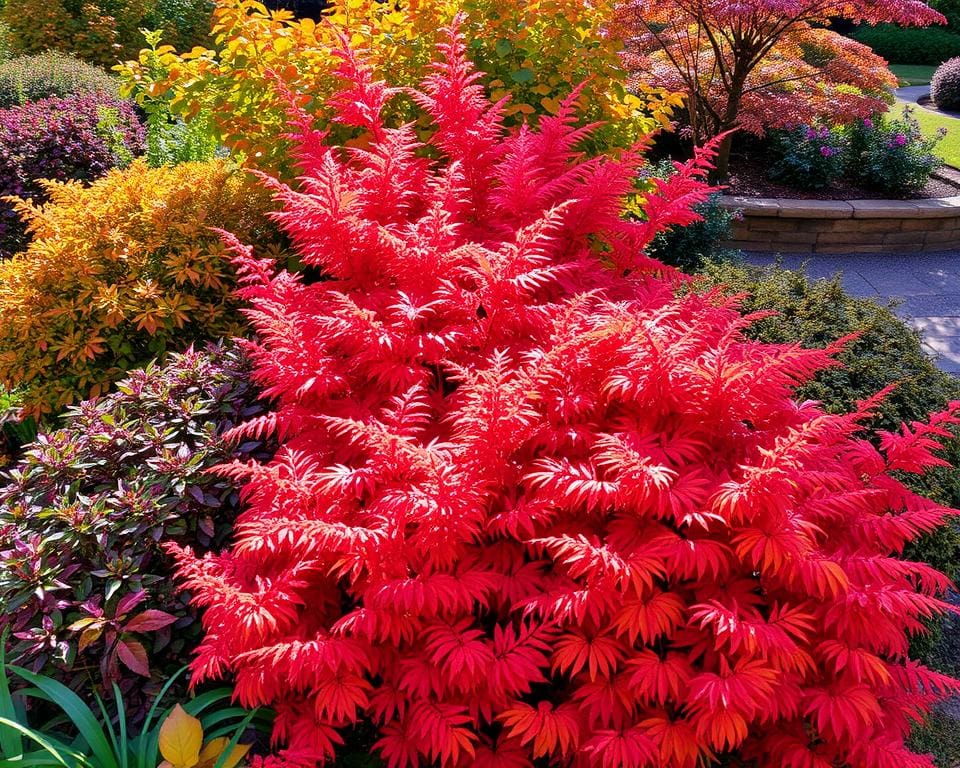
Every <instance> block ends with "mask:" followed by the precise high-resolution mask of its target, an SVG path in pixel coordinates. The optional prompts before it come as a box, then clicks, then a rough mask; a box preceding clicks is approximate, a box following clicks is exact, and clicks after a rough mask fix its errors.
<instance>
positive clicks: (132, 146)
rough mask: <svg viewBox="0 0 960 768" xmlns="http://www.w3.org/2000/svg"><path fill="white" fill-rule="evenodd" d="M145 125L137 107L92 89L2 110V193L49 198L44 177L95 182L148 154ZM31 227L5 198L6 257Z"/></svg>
mask: <svg viewBox="0 0 960 768" xmlns="http://www.w3.org/2000/svg"><path fill="white" fill-rule="evenodd" d="M143 148H144V129H143V125H142V124H141V122H140V120H139V118H138V117H137V115H136V112H135V111H134V109H133V106H132V105H131V104H130V103H129V102H126V101H121V100H119V99H117V98H116V97H115V96H111V95H108V94H104V93H86V94H77V95H71V96H65V97H52V98H48V99H41V100H40V101H36V102H33V103H30V104H24V105H23V106H19V107H11V108H10V109H3V110H0V196H2V197H6V196H8V195H14V196H17V197H24V198H32V199H34V200H36V201H37V202H40V201H42V199H43V188H42V187H41V186H40V185H39V184H38V183H37V180H38V179H56V180H58V181H70V180H76V181H92V180H93V179H96V178H99V177H100V176H103V175H104V174H105V173H106V172H107V171H109V170H110V169H111V168H114V167H116V166H118V165H124V164H126V163H128V162H130V160H132V159H133V157H135V156H136V155H139V154H141V153H142V152H143ZM27 237H28V235H27V231H26V225H25V224H24V223H23V222H22V221H21V220H20V219H19V217H18V215H17V213H16V211H15V210H14V206H13V203H11V202H9V201H6V200H4V201H0V255H9V254H10V253H13V252H15V251H18V250H21V249H22V248H23V246H24V245H25V244H26V242H27Z"/></svg>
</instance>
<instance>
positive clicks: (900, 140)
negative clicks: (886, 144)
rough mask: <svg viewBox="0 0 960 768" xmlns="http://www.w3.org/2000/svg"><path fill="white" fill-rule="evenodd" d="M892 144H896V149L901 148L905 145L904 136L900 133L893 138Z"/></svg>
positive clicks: (905, 139) (905, 138)
mask: <svg viewBox="0 0 960 768" xmlns="http://www.w3.org/2000/svg"><path fill="white" fill-rule="evenodd" d="M893 143H894V144H896V145H897V146H898V147H902V146H903V145H904V144H906V143H907V137H906V136H904V135H903V134H902V133H898V134H897V135H896V136H894V137H893Z"/></svg>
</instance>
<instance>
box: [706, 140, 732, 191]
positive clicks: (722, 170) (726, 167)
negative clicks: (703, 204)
mask: <svg viewBox="0 0 960 768" xmlns="http://www.w3.org/2000/svg"><path fill="white" fill-rule="evenodd" d="M732 148H733V134H732V133H728V134H727V135H726V136H724V137H723V141H721V142H720V146H719V147H717V159H716V160H715V161H714V165H713V173H711V174H710V175H711V177H712V178H711V181H715V182H724V181H726V180H727V176H728V175H729V174H730V150H731V149H732Z"/></svg>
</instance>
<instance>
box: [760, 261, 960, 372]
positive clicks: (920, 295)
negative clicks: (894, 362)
mask: <svg viewBox="0 0 960 768" xmlns="http://www.w3.org/2000/svg"><path fill="white" fill-rule="evenodd" d="M745 257H746V259H747V261H748V262H749V263H751V264H756V265H758V266H762V265H768V264H773V263H775V262H776V261H778V260H779V262H780V263H781V264H782V265H783V266H784V267H786V268H787V269H799V268H801V267H804V268H805V269H806V271H807V274H808V275H810V277H812V278H814V279H821V278H829V277H832V276H833V275H835V274H838V273H839V274H840V275H841V280H842V282H843V286H844V288H845V289H846V290H847V291H848V292H849V293H850V294H851V295H853V296H861V297H868V298H873V299H876V300H878V301H890V302H893V304H894V311H895V312H897V313H898V314H900V316H901V317H903V318H904V319H905V320H906V321H907V322H909V323H910V324H911V325H912V326H913V327H914V328H916V329H917V330H918V331H920V333H921V334H922V335H923V339H924V342H923V346H924V349H925V350H926V351H927V353H928V354H930V356H931V357H933V358H934V359H935V360H936V362H937V365H939V366H940V368H941V369H943V370H944V371H947V372H948V373H951V374H955V375H958V376H960V251H943V252H939V253H925V254H916V255H902V254H901V255H897V254H868V255H865V254H856V255H835V254H816V255H810V254H785V255H782V256H779V257H778V256H773V255H771V254H762V253H750V254H745Z"/></svg>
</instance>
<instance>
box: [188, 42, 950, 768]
mask: <svg viewBox="0 0 960 768" xmlns="http://www.w3.org/2000/svg"><path fill="white" fill-rule="evenodd" d="M464 47H465V46H464V42H463V40H462V39H461V38H460V36H459V35H458V34H457V33H456V31H454V32H453V33H452V34H451V35H450V39H449V41H448V42H447V43H445V44H443V45H442V46H441V47H440V49H441V51H442V54H443V60H442V61H441V62H440V63H438V64H436V65H434V67H433V73H432V74H431V75H430V76H429V77H428V78H427V79H426V81H425V82H424V84H423V86H422V88H421V89H420V90H417V91H415V92H413V93H411V94H410V95H411V96H412V98H413V99H414V101H415V102H416V103H417V104H418V105H419V106H420V107H421V108H422V109H423V110H424V111H425V112H426V113H427V114H428V115H429V116H430V119H431V120H432V122H433V126H434V128H435V133H434V134H433V138H432V150H433V153H431V154H430V155H429V156H428V155H425V154H424V152H423V151H422V150H423V147H422V145H421V144H420V143H419V142H418V140H417V138H416V135H415V134H414V132H413V129H412V127H411V126H409V125H403V126H401V127H399V128H394V127H390V126H389V125H388V124H386V123H385V122H384V120H383V118H382V117H381V114H382V109H383V107H384V105H385V104H386V103H387V102H388V101H389V99H390V98H391V96H392V95H393V91H391V89H389V88H388V87H386V86H385V85H384V84H383V83H380V82H377V81H375V79H374V78H373V77H372V76H371V74H370V73H369V71H368V70H367V69H366V68H364V67H363V66H362V65H361V64H360V63H358V62H357V61H356V60H355V58H354V57H353V55H352V54H351V53H350V52H349V51H343V52H341V54H340V55H341V57H342V59H343V63H342V65H341V66H340V68H339V70H338V72H339V75H340V76H341V77H342V78H344V79H345V80H346V85H345V87H344V89H343V90H342V92H341V93H340V94H339V95H338V96H337V97H336V98H335V99H334V102H333V104H334V106H335V108H336V110H337V115H338V117H337V119H338V121H339V122H340V123H341V125H345V126H351V127H354V128H356V129H357V130H359V131H362V132H363V134H364V139H365V140H364V142H362V143H361V144H359V145H355V146H353V147H352V148H350V149H342V148H339V147H332V146H328V145H327V144H326V143H325V141H324V136H323V134H321V133H318V132H317V131H315V130H313V129H312V128H311V126H310V120H309V118H307V117H305V116H304V115H300V117H299V118H298V121H297V126H296V132H297V133H298V134H299V139H298V141H297V146H298V158H299V161H300V166H301V171H302V174H303V176H302V187H301V188H300V190H299V191H295V190H293V189H289V188H287V187H285V186H283V185H281V184H275V185H274V188H275V190H276V193H277V197H278V200H279V201H280V202H281V204H282V210H281V211H280V212H279V213H278V214H277V218H278V221H279V222H280V223H281V225H282V226H283V227H284V228H285V230H286V231H287V233H288V234H289V236H290V238H291V240H292V242H293V244H294V246H295V247H296V248H297V250H298V253H299V256H300V258H301V260H302V261H303V263H304V264H305V265H308V266H310V267H313V268H316V269H318V270H320V271H322V272H323V273H324V274H325V275H327V276H328V277H329V279H328V280H326V281H323V282H310V283H308V282H306V281H304V280H303V279H301V278H300V277H299V276H298V275H295V274H290V273H288V272H285V271H276V270H275V267H274V265H273V263H271V262H270V261H268V260H261V259H257V258H256V257H255V256H254V255H253V254H252V252H251V250H250V249H248V248H246V247H244V246H241V245H240V244H239V243H237V242H235V243H234V248H235V250H236V251H237V254H238V256H237V261H238V264H239V268H240V271H241V279H242V289H241V290H242V295H243V297H244V298H245V299H246V300H247V301H248V302H249V303H250V309H249V316H250V318H251V320H252V322H253V325H254V327H255V330H256V332H257V335H258V341H257V343H256V344H251V346H250V349H251V354H252V357H253V360H254V365H255V373H254V375H255V379H256V381H257V382H258V384H260V385H262V386H263V388H264V390H265V392H266V393H268V394H269V395H270V396H271V397H273V398H276V402H277V408H276V411H275V412H274V413H271V414H270V415H269V416H267V417H264V418H262V419H257V420H253V421H251V422H249V423H248V424H247V425H245V426H244V427H243V428H241V429H240V430H239V431H240V432H241V433H244V434H261V433H263V432H265V431H274V432H275V433H276V434H277V435H278V436H279V438H280V440H281V442H282V446H281V448H280V450H279V452H278V454H277V457H276V459H275V460H274V461H272V462H270V463H267V464H256V463H254V464H241V463H235V464H232V465H231V466H230V468H229V469H228V470H227V471H228V472H229V474H230V476H232V477H235V478H237V479H241V480H244V481H245V487H244V490H243V496H244V498H245V499H246V501H247V503H248V506H247V508H246V510H245V511H244V512H243V513H242V515H241V516H240V517H239V519H238V524H237V529H236V537H235V543H234V545H233V546H232V547H231V548H230V549H229V550H227V551H225V552H223V553H221V554H219V555H208V556H205V557H201V558H197V557H195V556H194V554H193V553H192V552H191V551H190V550H189V549H188V548H176V552H177V557H178V560H179V563H180V577H181V578H182V580H183V582H184V584H185V586H186V588H187V589H188V591H189V592H190V593H191V594H192V595H194V599H195V602H196V603H197V604H198V605H200V606H203V607H205V609H206V610H205V614H204V619H203V622H204V627H205V628H206V637H205V639H204V641H203V644H202V645H201V647H200V650H199V654H198V657H197V659H196V661H195V662H194V664H193V671H194V674H195V675H196V678H197V680H206V679H210V678H215V677H221V676H225V675H231V676H234V677H235V680H236V689H235V693H236V696H237V699H238V700H239V702H240V703H241V704H243V705H245V706H249V705H255V704H269V705H271V706H275V707H276V709H277V720H276V726H275V736H276V737H277V738H278V739H280V740H282V741H283V742H285V743H286V745H287V751H286V753H285V757H286V758H287V759H288V760H289V761H291V762H293V763H297V764H302V763H305V762H309V761H316V760H319V761H328V760H329V759H330V758H331V757H332V756H333V753H334V751H335V747H336V745H337V744H338V743H339V742H340V740H341V738H342V737H341V732H342V731H344V730H345V729H347V728H350V727H351V726H353V725H354V724H357V723H360V722H363V723H364V724H372V725H373V726H374V727H375V728H376V730H377V731H378V732H379V740H378V741H377V743H376V751H377V752H378V753H379V754H380V755H382V757H383V758H384V760H385V762H386V764H387V765H388V766H389V767H390V768H407V767H409V768H413V767H414V766H420V765H424V764H439V765H441V766H466V765H472V766H495V765H496V766H511V767H514V766H515V767H517V768H520V767H521V766H524V767H529V766H533V765H534V764H537V765H555V766H566V765H577V766H599V767H603V768H607V767H609V768H614V767H616V768H641V767H643V766H648V767H650V768H653V766H657V767H658V768H695V766H699V765H705V764H707V765H709V764H716V763H722V764H741V765H750V766H763V767H764V768H766V767H767V766H784V767H789V768H801V767H803V768H807V767H809V766H820V765H822V766H827V765H841V764H842V765H847V766H851V767H852V768H867V767H868V766H869V768H894V767H895V766H896V768H904V767H905V766H910V767H911V768H912V767H914V766H932V763H931V761H930V760H929V759H928V758H925V757H920V756H916V755H913V754H911V753H910V752H909V750H907V749H906V748H905V747H904V744H903V740H904V737H905V736H906V735H907V734H908V733H909V731H910V727H911V724H912V723H913V722H915V721H916V720H918V719H921V718H922V714H923V713H924V712H925V711H927V710H928V708H929V707H930V705H931V704H932V703H933V702H934V701H936V700H937V699H938V698H939V697H940V696H942V695H944V694H947V693H949V692H952V691H956V690H958V683H957V682H956V681H954V680H951V679H949V678H947V677H946V676H943V675H939V674H936V673H934V672H932V671H930V670H928V669H927V668H925V667H924V666H923V665H922V664H919V663H917V662H916V661H913V660H911V659H909V658H908V656H907V648H908V638H909V636H910V635H911V634H912V633H915V632H918V631H921V629H922V623H923V621H924V620H925V619H926V618H928V617H930V616H932V615H935V614H938V613H941V612H943V611H944V610H946V604H945V603H944V602H943V601H942V600H941V597H940V595H941V594H942V592H943V591H944V590H945V589H946V587H947V584H948V582H947V579H946V578H945V577H944V576H942V575H941V574H940V573H938V572H937V571H936V570H934V569H933V568H931V567H929V566H926V565H924V564H923V563H916V562H909V561H906V560H902V559H900V558H898V557H897V555H898V554H899V553H900V552H902V550H903V547H904V546H905V544H906V543H907V542H909V541H910V540H912V539H913V538H915V537H916V536H918V535H919V534H920V533H922V532H925V531H931V530H934V529H936V528H937V527H938V526H939V525H941V524H942V523H943V521H944V520H945V519H946V518H947V517H948V516H949V515H950V514H951V512H950V510H948V509H945V508H943V507H941V506H939V505H937V504H935V503H933V502H931V501H928V500H927V499H924V498H922V497H920V496H918V495H916V494H914V493H911V492H910V491H909V490H908V489H907V488H906V487H905V486H904V485H903V484H902V483H901V482H900V481H899V480H898V479H897V477H895V474H897V475H899V474H900V473H904V472H905V473H915V472H922V471H923V469H924V468H925V467H927V466H930V465H936V464H938V463H940V460H939V459H937V458H936V456H935V454H934V452H935V451H936V449H937V442H936V440H937V438H939V437H941V436H942V435H944V434H946V430H945V427H947V426H948V425H950V424H953V423H956V422H957V421H958V418H957V416H956V415H955V414H956V411H957V410H958V409H960V403H957V404H955V406H954V407H952V408H951V409H950V410H949V411H947V412H945V413H940V414H938V415H936V416H933V417H932V418H931V419H930V421H929V422H925V423H921V422H916V423H913V424H911V425H909V426H906V427H904V428H903V430H902V431H899V430H898V431H889V432H885V433H883V434H882V436H881V439H880V441H879V446H878V447H875V446H874V445H873V444H872V443H871V442H869V441H868V440H866V439H864V438H863V437H862V436H861V433H860V430H861V423H862V422H863V421H864V420H865V419H867V418H868V416H869V414H870V413H871V412H872V411H873V410H874V409H875V407H876V406H877V404H878V402H879V398H877V399H874V400H869V401H867V402H864V403H862V404H861V405H860V406H859V407H858V408H857V409H856V410H855V411H854V412H853V413H850V414H841V415H831V414H827V413H825V412H824V411H823V410H822V409H820V408H819V407H818V406H817V404H816V403H812V402H799V401H798V400H796V399H795V397H794V389H795V387H796V386H797V385H798V384H801V383H803V382H806V381H808V380H810V378H811V377H812V376H813V375H814V374H815V373H816V372H817V371H819V370H821V369H823V368H825V367H829V366H831V365H834V364H835V363H834V360H833V353H834V352H835V351H836V350H837V349H838V348H839V346H837V347H834V348H830V349H827V350H820V349H801V348H800V347H799V346H798V345H796V344H792V343H785V344H768V343H762V342H758V341H753V340H750V339H748V338H747V337H746V336H745V335H744V334H743V331H744V329H745V328H746V327H747V326H748V325H749V324H750V322H751V320H752V319H755V318H751V317H744V316H743V315H742V314H741V312H740V311H739V310H738V306H737V302H736V300H733V299H727V298H724V297H723V296H722V295H721V294H720V293H719V292H716V291H710V292H707V293H705V294H698V293H696V292H692V291H687V292H678V291H677V290H676V288H677V287H678V285H679V284H680V283H682V282H684V281H685V278H683V277H682V276H681V275H680V274H679V273H678V272H676V271H675V270H674V269H672V268H670V267H667V266H665V265H664V264H662V263H660V262H657V261H654V260H652V259H649V258H647V257H646V256H644V254H643V248H644V247H645V246H646V244H647V243H649V242H650V240H651V238H652V237H653V236H654V235H655V234H656V233H657V232H658V231H660V230H662V229H664V228H666V227H668V226H670V225H673V224H677V223H685V222H689V221H690V220H691V219H692V217H693V216H694V214H692V213H691V211H690V206H691V205H693V204H696V203H700V202H703V201H704V200H705V199H706V197H707V195H708V192H709V190H708V187H707V185H706V184H705V183H704V181H703V180H702V178H701V177H702V175H703V174H704V173H705V172H706V170H707V167H706V163H705V157H704V156H703V155H698V157H697V158H696V159H695V160H694V161H693V162H692V163H690V164H688V165H686V166H680V167H678V169H677V173H675V174H674V175H673V176H671V177H670V178H669V179H667V180H659V181H653V182H652V190H651V191H650V192H649V193H648V194H647V195H646V203H645V207H644V213H645V218H643V219H642V220H626V219H624V218H622V217H621V212H622V211H623V208H624V196H625V195H626V194H627V193H628V192H630V191H631V190H632V188H633V180H634V178H635V177H636V175H637V173H638V171H639V170H640V168H641V166H642V162H643V161H642V159H641V157H640V156H639V155H638V154H637V153H636V152H629V153H626V154H625V155H623V156H622V157H620V158H619V159H616V160H614V159H609V158H603V157H590V156H584V155H582V154H580V153H578V151H577V145H578V142H579V141H580V140H581V139H582V138H583V137H584V136H585V135H586V134H587V133H588V132H589V130H590V129H589V128H582V127H576V125H575V116H574V114H573V110H572V106H571V105H572V98H571V99H568V100H567V101H566V102H565V104H564V106H563V107H562V109H561V110H560V111H559V113H558V115H557V116H556V117H552V118H544V119H542V120H541V122H540V126H539V129H537V130H532V129H530V128H528V127H521V128H519V129H516V130H505V129H504V128H503V127H502V125H503V123H502V113H503V108H504V107H503V104H502V103H498V104H493V105H492V104H490V103H489V102H488V101H487V100H486V98H485V97H484V95H483V91H482V89H481V88H480V87H479V86H478V84H477V82H476V81H477V75H476V74H475V73H474V72H473V70H472V69H471V67H470V65H469V64H468V62H467V60H466V58H465V52H464ZM574 95H575V94H574ZM428 157H432V158H438V159H435V160H431V159H428Z"/></svg>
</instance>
